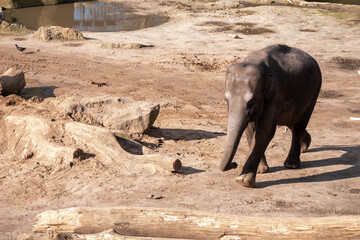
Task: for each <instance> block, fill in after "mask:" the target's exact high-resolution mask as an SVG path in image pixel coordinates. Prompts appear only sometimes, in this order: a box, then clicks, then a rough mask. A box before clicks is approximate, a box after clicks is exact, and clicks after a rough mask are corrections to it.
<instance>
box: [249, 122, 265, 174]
mask: <svg viewBox="0 0 360 240" xmlns="http://www.w3.org/2000/svg"><path fill="white" fill-rule="evenodd" d="M254 133H255V122H251V123H249V124H248V127H247V128H246V130H245V134H246V140H247V142H248V145H249V148H250V150H251V149H252V147H251V143H252V142H253V141H254ZM269 169H270V168H269V165H268V164H267V162H266V157H265V153H264V154H263V156H262V157H261V159H260V163H259V166H258V169H257V173H259V174H263V173H267V172H269Z"/></svg>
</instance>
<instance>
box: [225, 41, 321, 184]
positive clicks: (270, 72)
mask: <svg viewBox="0 0 360 240" xmlns="http://www.w3.org/2000/svg"><path fill="white" fill-rule="evenodd" d="M321 82H322V80H321V71H320V68H319V65H318V63H317V62H316V60H315V59H314V58H313V57H311V56H310V55H309V54H307V53H305V52H304V51H302V50H300V49H298V48H292V47H288V46H286V45H271V46H268V47H266V48H264V49H261V50H259V51H256V52H252V53H250V54H249V55H248V56H247V57H246V59H245V60H244V61H243V62H242V63H236V64H233V65H231V66H230V67H229V68H228V69H227V72H226V78H225V88H226V92H225V99H226V101H227V104H228V115H229V116H228V129H227V135H226V146H225V151H224V156H223V158H222V160H221V163H220V169H221V170H222V171H225V170H229V169H232V168H236V166H237V164H236V163H235V162H232V160H233V158H234V155H235V153H236V150H237V147H238V145H239V142H240V138H241V136H242V134H243V132H244V131H245V133H246V137H247V141H248V144H249V147H250V151H249V155H248V158H247V161H246V163H245V165H244V167H243V170H242V172H241V174H240V176H239V177H237V178H236V181H237V182H238V183H240V184H242V185H243V186H246V187H254V186H255V178H256V173H264V172H267V171H269V166H268V164H267V163H266V158H265V154H264V152H265V150H266V148H267V146H268V144H269V142H270V141H271V139H272V138H273V136H274V134H275V130H276V126H277V125H282V126H287V127H288V128H289V129H290V130H291V133H292V141H291V147H290V151H289V154H288V156H287V158H286V160H285V162H284V165H285V167H286V168H298V167H299V166H300V152H301V151H304V150H306V149H307V148H308V147H309V146H310V142H311V137H310V134H309V133H308V132H307V131H306V127H307V124H308V122H309V119H310V116H311V114H312V112H313V110H314V107H315V104H316V100H317V98H318V95H319V92H320V88H321Z"/></svg>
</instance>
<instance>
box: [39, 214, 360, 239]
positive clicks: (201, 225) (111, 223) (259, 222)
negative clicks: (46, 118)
mask: <svg viewBox="0 0 360 240" xmlns="http://www.w3.org/2000/svg"><path fill="white" fill-rule="evenodd" d="M37 218H38V220H37V222H36V223H35V225H34V227H33V232H46V231H56V232H65V233H76V234H96V233H99V232H102V231H105V230H108V229H114V230H116V231H117V232H118V233H119V234H121V235H127V236H142V237H144V236H146V237H158V238H187V239H229V237H230V236H233V237H235V236H236V237H244V236H246V237H250V238H259V239H261V238H265V237H266V238H274V237H276V238H281V239H294V238H296V239H299V238H300V239H320V238H332V239H333V238H342V239H347V238H348V239H349V238H356V237H360V216H336V217H311V218H280V217H248V216H234V215H224V214H214V213H204V212H197V211H184V210H171V209H155V208H136V207H117V208H86V207H84V208H69V209H63V210H58V211H47V212H43V213H41V214H39V215H38V216H37Z"/></svg>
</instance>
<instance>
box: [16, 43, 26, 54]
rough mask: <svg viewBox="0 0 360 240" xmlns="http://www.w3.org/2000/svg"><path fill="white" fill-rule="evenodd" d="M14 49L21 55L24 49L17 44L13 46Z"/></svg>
mask: <svg viewBox="0 0 360 240" xmlns="http://www.w3.org/2000/svg"><path fill="white" fill-rule="evenodd" d="M15 47H16V49H17V50H18V51H20V52H21V53H22V52H23V51H24V50H25V49H26V48H24V47H19V46H18V45H17V44H15Z"/></svg>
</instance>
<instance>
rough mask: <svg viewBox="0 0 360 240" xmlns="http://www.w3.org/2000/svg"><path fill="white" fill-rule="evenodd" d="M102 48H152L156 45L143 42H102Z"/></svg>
mask: <svg viewBox="0 0 360 240" xmlns="http://www.w3.org/2000/svg"><path fill="white" fill-rule="evenodd" d="M100 47H102V48H111V49H113V48H119V49H139V48H151V47H155V46H154V45H152V44H150V45H148V44H141V43H102V44H101V45H100Z"/></svg>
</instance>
